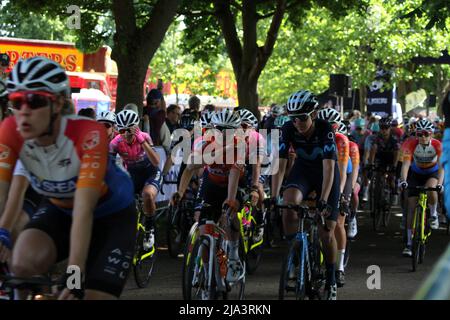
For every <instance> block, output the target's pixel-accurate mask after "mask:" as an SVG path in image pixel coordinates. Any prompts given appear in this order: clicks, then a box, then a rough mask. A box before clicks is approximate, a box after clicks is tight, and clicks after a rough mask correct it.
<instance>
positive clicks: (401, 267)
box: [121, 207, 450, 300]
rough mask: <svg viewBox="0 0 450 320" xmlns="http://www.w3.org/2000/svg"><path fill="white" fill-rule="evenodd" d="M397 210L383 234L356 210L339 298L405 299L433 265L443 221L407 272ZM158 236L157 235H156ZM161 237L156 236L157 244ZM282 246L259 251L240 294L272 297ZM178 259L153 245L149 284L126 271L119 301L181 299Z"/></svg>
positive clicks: (441, 245)
mask: <svg viewBox="0 0 450 320" xmlns="http://www.w3.org/2000/svg"><path fill="white" fill-rule="evenodd" d="M396 214H397V215H399V208H397V207H396V208H394V214H393V216H392V218H391V222H390V225H389V227H388V228H387V230H386V231H385V232H382V233H381V232H380V233H375V232H374V231H373V230H372V228H371V223H372V222H371V219H370V216H369V214H368V213H366V212H359V213H358V235H357V237H356V239H355V240H354V241H353V242H352V244H351V256H350V262H349V265H348V267H347V269H346V285H345V286H344V287H343V288H340V289H338V299H339V300H354V299H358V300H360V299H362V300H380V299H387V300H398V299H411V298H412V296H413V295H414V293H415V292H416V291H417V289H418V288H419V287H420V285H421V284H422V282H423V281H424V279H425V278H426V277H427V275H428V274H429V273H430V272H431V270H432V268H433V265H434V264H435V263H436V262H437V260H438V259H439V257H440V255H441V254H442V253H443V252H444V251H445V249H446V247H447V245H448V244H449V240H450V236H449V235H447V234H446V229H445V227H446V226H445V225H441V228H440V230H438V231H435V232H433V234H432V235H431V239H430V241H429V244H428V246H427V251H426V256H425V261H424V263H423V264H421V265H419V267H418V270H417V271H416V272H411V260H410V259H408V258H404V257H402V255H401V251H402V250H403V247H402V236H401V233H400V229H399V224H400V219H401V218H400V217H399V216H396ZM159 238H161V237H159ZM161 241H162V240H160V243H162V242H161ZM285 251H286V247H285V246H284V245H282V244H281V245H280V246H279V247H277V248H269V249H265V251H264V255H263V259H262V261H261V264H260V266H259V268H258V270H257V271H256V273H255V274H253V275H251V276H247V280H246V288H245V297H246V299H249V300H273V299H277V298H278V281H279V274H280V270H281V261H282V257H283V255H284V253H285ZM181 265H182V258H181V257H180V258H178V259H174V258H171V257H170V256H169V254H168V252H167V248H165V247H164V246H163V245H161V246H160V247H159V252H158V260H157V262H156V265H155V272H154V274H153V276H152V279H151V282H150V284H149V285H148V287H147V288H145V289H139V288H137V287H136V284H135V283H134V277H133V274H132V273H130V277H129V279H128V283H127V286H126V288H125V290H124V292H123V294H122V297H121V299H139V300H147V299H148V300H155V299H169V300H171V299H177V300H178V299H182V293H181ZM372 265H376V266H379V268H380V272H381V273H380V274H381V287H380V289H372V290H370V289H368V287H367V280H368V278H369V277H370V276H371V274H372V272H369V273H368V271H367V269H368V267H369V266H372Z"/></svg>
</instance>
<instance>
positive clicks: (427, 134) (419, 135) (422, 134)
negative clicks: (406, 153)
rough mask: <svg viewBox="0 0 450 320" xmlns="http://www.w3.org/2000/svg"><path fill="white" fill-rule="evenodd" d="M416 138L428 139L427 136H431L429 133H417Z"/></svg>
mask: <svg viewBox="0 0 450 320" xmlns="http://www.w3.org/2000/svg"><path fill="white" fill-rule="evenodd" d="M416 136H417V137H419V138H421V137H425V138H428V137H429V136H431V132H430V131H417V132H416Z"/></svg>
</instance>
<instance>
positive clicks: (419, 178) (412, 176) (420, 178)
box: [406, 170, 439, 197]
mask: <svg viewBox="0 0 450 320" xmlns="http://www.w3.org/2000/svg"><path fill="white" fill-rule="evenodd" d="M430 178H435V179H436V180H438V178H439V175H438V172H437V171H435V172H432V173H429V174H419V173H417V172H414V171H412V170H409V172H408V178H407V180H406V181H407V182H408V187H413V188H414V187H417V186H424V185H426V183H427V181H428V179H430ZM418 196H419V190H414V189H411V190H408V197H418Z"/></svg>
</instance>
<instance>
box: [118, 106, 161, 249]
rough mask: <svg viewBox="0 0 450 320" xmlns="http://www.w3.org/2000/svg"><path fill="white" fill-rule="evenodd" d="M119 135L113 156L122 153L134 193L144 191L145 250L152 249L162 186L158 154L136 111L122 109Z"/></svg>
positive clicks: (119, 114) (119, 115) (119, 120)
mask: <svg viewBox="0 0 450 320" xmlns="http://www.w3.org/2000/svg"><path fill="white" fill-rule="evenodd" d="M116 124H117V128H118V130H119V135H118V136H116V137H115V138H114V139H113V140H112V141H111V143H110V153H112V154H113V155H114V156H115V155H117V154H119V155H120V157H121V158H122V160H123V161H124V166H125V168H126V169H127V171H128V172H129V174H130V176H131V179H132V180H133V184H134V192H135V193H139V192H141V191H142V197H143V200H144V214H145V216H146V221H145V230H146V236H145V240H144V248H145V249H146V250H151V249H152V247H153V245H154V243H155V236H154V233H155V228H154V225H155V221H154V220H155V211H156V196H157V195H158V192H159V190H160V186H161V180H162V175H161V170H160V169H159V161H160V159H159V155H158V153H157V152H156V151H155V150H154V149H153V141H152V139H151V138H150V136H149V135H148V134H147V133H145V132H142V131H141V130H139V127H138V124H139V116H138V114H137V113H136V112H134V111H133V110H123V111H121V112H119V113H118V114H117V116H116Z"/></svg>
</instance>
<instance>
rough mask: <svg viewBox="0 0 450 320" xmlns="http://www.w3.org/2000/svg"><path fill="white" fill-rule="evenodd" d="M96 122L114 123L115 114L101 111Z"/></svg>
mask: <svg viewBox="0 0 450 320" xmlns="http://www.w3.org/2000/svg"><path fill="white" fill-rule="evenodd" d="M97 121H106V122H111V123H116V114H115V113H114V112H112V111H102V112H100V114H99V115H98V116H97Z"/></svg>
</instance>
